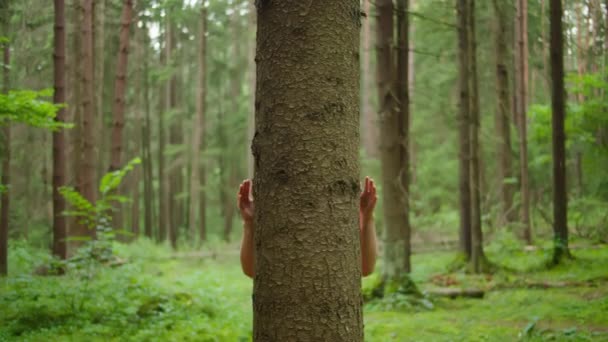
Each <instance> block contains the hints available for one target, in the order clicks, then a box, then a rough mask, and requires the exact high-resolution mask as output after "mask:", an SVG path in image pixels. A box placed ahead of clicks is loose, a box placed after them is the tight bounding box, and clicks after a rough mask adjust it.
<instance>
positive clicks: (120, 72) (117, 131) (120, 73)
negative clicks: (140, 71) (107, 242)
mask: <svg viewBox="0 0 608 342" xmlns="http://www.w3.org/2000/svg"><path fill="white" fill-rule="evenodd" d="M132 17H133V0H124V1H123V7H122V15H121V17H120V36H119V37H120V38H119V48H118V57H117V59H116V79H115V81H114V104H113V106H112V113H113V119H112V150H111V153H110V171H116V170H119V169H120V168H121V166H122V153H123V149H124V147H123V139H122V138H123V128H124V126H125V101H126V100H125V98H126V95H127V66H128V60H129V31H130V28H131V20H132ZM113 223H114V227H115V228H122V225H123V222H122V215H121V212H120V209H119V210H117V211H115V212H114V216H113Z"/></svg>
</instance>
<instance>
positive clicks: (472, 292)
mask: <svg viewBox="0 0 608 342" xmlns="http://www.w3.org/2000/svg"><path fill="white" fill-rule="evenodd" d="M426 293H428V294H429V295H431V296H434V297H447V298H451V299H455V298H458V297H464V298H478V299H481V298H483V296H484V295H485V291H484V290H482V289H460V288H451V287H442V288H437V289H432V290H428V291H426Z"/></svg>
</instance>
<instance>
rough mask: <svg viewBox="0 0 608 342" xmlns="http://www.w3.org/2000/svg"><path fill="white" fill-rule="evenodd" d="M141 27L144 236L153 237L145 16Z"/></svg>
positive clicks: (152, 194)
mask: <svg viewBox="0 0 608 342" xmlns="http://www.w3.org/2000/svg"><path fill="white" fill-rule="evenodd" d="M141 21H142V27H141V29H139V28H137V32H138V33H139V38H140V39H138V40H137V46H140V52H141V53H142V55H141V60H142V62H143V64H142V68H141V73H142V74H141V79H142V91H141V92H139V98H140V101H141V102H140V103H141V104H142V110H143V113H144V119H143V123H142V132H141V137H142V142H141V145H142V168H143V181H144V198H143V202H144V233H145V235H146V237H148V238H149V239H152V237H153V226H154V222H153V221H154V220H153V217H154V215H153V205H154V188H153V184H152V179H153V170H152V146H151V145H152V143H151V140H152V139H151V135H152V133H151V130H152V123H151V120H150V101H149V93H150V80H149V69H150V66H149V62H148V58H147V56H148V53H149V50H148V48H149V41H148V40H149V35H148V25H147V21H146V18H145V17H141Z"/></svg>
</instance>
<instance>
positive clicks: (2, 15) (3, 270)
mask: <svg viewBox="0 0 608 342" xmlns="http://www.w3.org/2000/svg"><path fill="white" fill-rule="evenodd" d="M0 11H1V12H0V20H2V24H1V25H2V34H1V35H2V36H4V37H6V38H7V39H8V37H9V30H10V7H9V0H2V1H0ZM9 44H10V43H9V42H8V41H6V42H4V44H2V45H3V46H2V50H3V53H2V55H3V58H2V62H3V68H2V75H3V78H2V79H3V82H2V91H3V92H4V93H5V94H7V93H8V91H9V89H10V63H11V50H10V45H9ZM0 149H1V150H0V157H1V160H2V177H1V178H0V185H3V186H8V184H9V183H10V169H11V168H10V161H11V128H10V126H9V124H8V123H7V124H6V125H5V126H3V127H0ZM9 207H10V197H9V191H8V189H6V191H4V192H0V275H6V274H7V273H8V228H9Z"/></svg>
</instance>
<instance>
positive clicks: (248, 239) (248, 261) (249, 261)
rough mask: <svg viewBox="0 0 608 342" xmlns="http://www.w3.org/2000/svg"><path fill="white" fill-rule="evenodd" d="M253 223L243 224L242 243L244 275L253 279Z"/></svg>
mask: <svg viewBox="0 0 608 342" xmlns="http://www.w3.org/2000/svg"><path fill="white" fill-rule="evenodd" d="M253 232H254V229H253V222H245V223H243V240H242V241H241V268H242V269H243V273H245V274H246V275H247V276H249V277H251V278H253V276H254V274H255V270H254V261H255V254H254V249H253V248H254V241H253V239H254V236H253Z"/></svg>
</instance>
